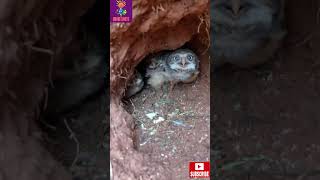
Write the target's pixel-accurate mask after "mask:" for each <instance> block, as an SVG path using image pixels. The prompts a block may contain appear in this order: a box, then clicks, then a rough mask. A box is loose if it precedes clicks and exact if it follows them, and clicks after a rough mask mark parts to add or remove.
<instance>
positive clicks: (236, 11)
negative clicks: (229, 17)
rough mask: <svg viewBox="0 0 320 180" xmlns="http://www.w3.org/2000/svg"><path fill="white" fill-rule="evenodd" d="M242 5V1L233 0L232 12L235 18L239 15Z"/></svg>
mask: <svg viewBox="0 0 320 180" xmlns="http://www.w3.org/2000/svg"><path fill="white" fill-rule="evenodd" d="M240 3H241V2H240V0H231V6H232V11H233V14H234V15H235V16H238V15H239V11H240Z"/></svg>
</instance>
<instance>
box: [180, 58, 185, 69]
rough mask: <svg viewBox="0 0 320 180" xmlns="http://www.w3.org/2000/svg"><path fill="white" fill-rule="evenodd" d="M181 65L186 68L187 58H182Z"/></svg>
mask: <svg viewBox="0 0 320 180" xmlns="http://www.w3.org/2000/svg"><path fill="white" fill-rule="evenodd" d="M181 63H182V67H184V66H185V65H186V59H185V58H182V61H181Z"/></svg>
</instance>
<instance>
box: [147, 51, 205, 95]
mask: <svg viewBox="0 0 320 180" xmlns="http://www.w3.org/2000/svg"><path fill="white" fill-rule="evenodd" d="M198 68H199V59H198V57H197V55H196V54H195V53H194V52H193V51H191V50H189V49H178V50H175V51H169V52H163V53H161V54H159V55H157V56H155V57H153V58H152V59H151V63H150V65H149V66H148V67H147V71H146V77H148V78H149V79H148V82H147V83H148V84H149V85H150V86H152V87H153V88H155V89H159V88H161V87H162V85H163V84H165V83H167V82H169V83H170V85H171V86H170V90H172V89H173V86H174V85H175V84H176V83H178V82H182V83H190V82H193V81H194V80H195V79H196V78H197V76H198V74H199V71H198Z"/></svg>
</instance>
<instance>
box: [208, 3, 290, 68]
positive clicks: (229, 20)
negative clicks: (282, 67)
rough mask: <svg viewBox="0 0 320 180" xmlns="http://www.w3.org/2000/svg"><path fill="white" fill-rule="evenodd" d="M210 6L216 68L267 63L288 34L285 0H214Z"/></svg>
mask: <svg viewBox="0 0 320 180" xmlns="http://www.w3.org/2000/svg"><path fill="white" fill-rule="evenodd" d="M210 8H211V13H212V14H211V35H212V43H213V44H212V45H211V52H212V53H213V60H214V63H213V64H214V68H216V67H220V66H221V65H223V64H225V63H230V64H234V65H237V66H240V67H250V66H254V65H258V64H261V63H264V62H265V61H267V60H268V59H270V57H271V56H272V55H273V54H274V52H275V51H276V50H277V49H278V48H279V47H280V44H281V40H282V39H283V37H284V36H285V34H286V31H285V28H284V23H283V20H284V0H215V1H212V2H211V7H210Z"/></svg>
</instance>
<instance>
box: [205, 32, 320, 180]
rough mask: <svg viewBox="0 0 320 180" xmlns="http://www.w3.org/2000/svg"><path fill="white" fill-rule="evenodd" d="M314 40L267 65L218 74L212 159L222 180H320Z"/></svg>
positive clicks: (289, 49) (316, 40)
mask: <svg viewBox="0 0 320 180" xmlns="http://www.w3.org/2000/svg"><path fill="white" fill-rule="evenodd" d="M304 37H306V36H304ZM312 37H313V39H309V40H308V39H306V38H300V39H302V40H303V41H301V40H300V43H294V44H291V45H290V47H284V49H283V50H281V51H280V52H279V54H278V55H277V56H275V58H274V59H273V61H272V62H270V63H268V64H266V65H263V66H260V67H258V68H255V69H251V70H237V69H233V68H232V67H225V68H224V69H222V70H221V71H219V72H217V73H216V74H214V83H213V84H214V88H213V91H214V99H213V104H214V107H213V108H214V114H212V116H213V119H214V121H213V126H214V132H213V133H214V135H213V136H214V137H213V138H214V140H213V142H214V149H212V151H211V153H212V157H213V158H214V159H215V160H216V162H217V163H216V165H217V166H218V168H220V169H219V179H237V180H241V179H243V180H244V179H246V180H247V179H254V180H255V179H259V180H275V179H281V180H294V179H297V178H298V177H299V178H301V179H299V180H302V179H310V180H311V179H313V180H315V179H319V178H320V174H319V172H317V171H315V170H319V167H320V164H319V161H320V143H319V135H320V131H319V129H320V124H319V119H320V111H319V107H320V91H319V90H320V89H319V88H320V79H319V77H320V68H319V67H320V66H319V54H318V53H317V52H319V47H320V46H319V45H320V43H319V35H318V34H313V36H312ZM221 167H223V168H224V170H223V171H222V172H221V171H220V170H221ZM305 173H307V174H308V173H310V174H313V175H314V177H313V178H311V177H308V178H307V177H305V178H303V175H306V174H305Z"/></svg>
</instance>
